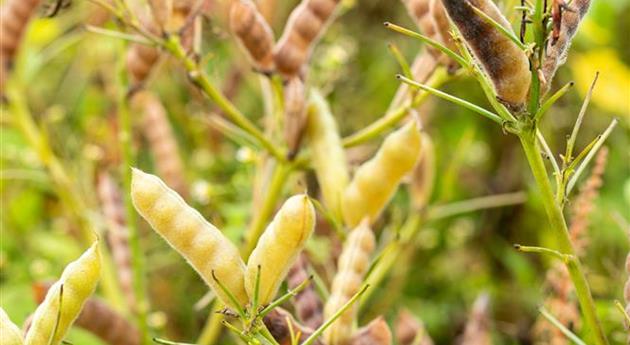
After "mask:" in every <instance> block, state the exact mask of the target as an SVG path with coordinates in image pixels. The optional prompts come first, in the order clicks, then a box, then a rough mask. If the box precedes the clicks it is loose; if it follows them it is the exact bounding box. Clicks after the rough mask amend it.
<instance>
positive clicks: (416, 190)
mask: <svg viewBox="0 0 630 345" xmlns="http://www.w3.org/2000/svg"><path fill="white" fill-rule="evenodd" d="M421 147H422V149H421V150H420V157H419V158H418V163H417V164H416V166H415V168H414V169H413V172H412V173H411V183H410V184H409V195H410V197H411V202H412V204H413V207H414V208H415V209H417V210H420V209H423V208H424V207H425V206H426V205H427V202H428V201H429V199H431V194H432V193H433V187H434V185H435V146H434V145H433V140H431V137H429V136H428V135H426V134H423V135H422V145H421Z"/></svg>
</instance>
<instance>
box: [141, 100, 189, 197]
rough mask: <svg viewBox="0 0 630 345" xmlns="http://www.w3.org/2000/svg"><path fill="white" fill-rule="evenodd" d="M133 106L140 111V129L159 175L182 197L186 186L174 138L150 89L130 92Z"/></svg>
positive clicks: (185, 191)
mask: <svg viewBox="0 0 630 345" xmlns="http://www.w3.org/2000/svg"><path fill="white" fill-rule="evenodd" d="M133 101H134V104H133V105H134V107H137V109H139V111H140V112H142V114H143V117H144V118H143V121H142V133H143V134H144V136H145V137H146V138H147V140H148V142H149V147H150V149H151V153H152V154H153V159H154V161H155V166H156V168H157V171H158V173H159V175H160V176H161V177H162V178H163V179H164V181H165V182H166V184H167V185H168V186H170V187H171V188H172V189H174V190H175V191H176V192H177V193H179V194H180V195H182V196H183V197H186V196H187V195H188V188H187V185H186V178H185V174H184V164H183V162H182V160H181V156H180V155H179V150H178V147H177V140H176V139H175V135H174V133H173V129H172V128H171V124H170V122H169V120H168V116H167V114H166V109H164V106H163V105H162V102H161V101H160V100H159V99H158V98H157V97H156V96H155V95H154V94H152V93H149V92H147V91H143V92H141V93H138V94H136V95H135V96H134V99H133Z"/></svg>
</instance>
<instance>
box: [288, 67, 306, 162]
mask: <svg viewBox="0 0 630 345" xmlns="http://www.w3.org/2000/svg"><path fill="white" fill-rule="evenodd" d="M305 126H306V91H305V90H304V82H303V81H302V80H301V79H300V78H299V77H293V78H291V79H289V81H288V82H287V84H286V85H285V87H284V139H285V140H286V142H287V146H288V147H289V153H288V154H287V155H288V157H289V159H293V158H294V157H295V155H296V154H297V153H298V150H299V148H300V143H301V142H302V136H303V133H304V127H305Z"/></svg>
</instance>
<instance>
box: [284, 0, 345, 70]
mask: <svg viewBox="0 0 630 345" xmlns="http://www.w3.org/2000/svg"><path fill="white" fill-rule="evenodd" d="M339 1H340V0H302V2H301V3H300V4H299V5H298V6H297V7H296V8H295V9H294V10H293V11H292V12H291V15H290V16H289V20H288V21H287V25H286V27H285V29H284V32H283V34H282V37H281V38H280V40H279V42H278V44H277V45H276V47H275V48H274V53H273V54H274V61H275V63H276V68H277V69H278V71H279V72H280V73H282V74H283V75H285V76H287V77H288V76H295V75H297V74H299V73H300V70H301V69H302V67H303V66H304V64H305V63H306V61H307V60H308V58H309V56H310V54H311V50H312V49H313V46H314V42H315V41H317V38H318V37H319V36H320V35H321V33H322V32H323V31H324V29H325V27H326V25H327V24H328V22H329V19H330V17H331V16H332V14H333V12H334V11H335V8H336V7H337V5H338V4H339Z"/></svg>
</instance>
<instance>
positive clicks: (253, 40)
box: [229, 0, 274, 71]
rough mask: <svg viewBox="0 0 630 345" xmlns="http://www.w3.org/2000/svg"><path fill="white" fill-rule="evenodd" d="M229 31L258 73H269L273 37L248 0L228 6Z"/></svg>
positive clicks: (266, 24) (271, 63) (237, 0)
mask: <svg viewBox="0 0 630 345" xmlns="http://www.w3.org/2000/svg"><path fill="white" fill-rule="evenodd" d="M229 23H230V29H231V30H232V32H233V33H234V35H236V37H237V38H238V42H239V43H240V45H241V46H242V47H243V48H244V50H245V51H246V52H247V54H248V55H249V57H250V59H251V60H252V62H253V64H254V65H255V67H256V68H257V69H259V70H260V71H271V70H272V69H273V66H274V62H273V44H274V37H273V31H272V30H271V27H270V26H269V24H268V23H267V21H266V20H265V18H264V17H263V16H262V14H260V12H259V11H258V9H257V8H256V4H254V3H253V2H252V1H250V0H236V1H233V2H232V5H231V6H230V18H229Z"/></svg>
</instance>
